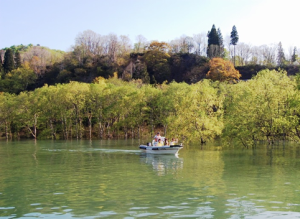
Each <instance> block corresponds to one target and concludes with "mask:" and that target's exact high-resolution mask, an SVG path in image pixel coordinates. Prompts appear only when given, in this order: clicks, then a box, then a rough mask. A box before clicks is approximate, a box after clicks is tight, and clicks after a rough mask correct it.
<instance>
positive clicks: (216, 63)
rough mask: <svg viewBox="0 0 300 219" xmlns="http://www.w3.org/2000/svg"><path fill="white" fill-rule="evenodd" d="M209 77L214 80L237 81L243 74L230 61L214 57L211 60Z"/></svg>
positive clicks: (207, 75)
mask: <svg viewBox="0 0 300 219" xmlns="http://www.w3.org/2000/svg"><path fill="white" fill-rule="evenodd" d="M209 67H210V69H209V72H208V73H207V74H206V77H207V78H208V79H211V80H213V81H236V80H239V78H240V77H241V76H242V75H241V74H240V73H239V71H238V70H236V69H235V68H234V66H233V64H232V63H231V62H230V61H227V60H224V59H222V58H213V59H211V60H210V61H209Z"/></svg>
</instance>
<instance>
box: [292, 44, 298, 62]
mask: <svg viewBox="0 0 300 219" xmlns="http://www.w3.org/2000/svg"><path fill="white" fill-rule="evenodd" d="M296 53H297V47H296V46H295V47H294V51H293V55H292V63H294V62H296V61H297V58H298V55H297V54H296Z"/></svg>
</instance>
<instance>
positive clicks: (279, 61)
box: [277, 42, 285, 66]
mask: <svg viewBox="0 0 300 219" xmlns="http://www.w3.org/2000/svg"><path fill="white" fill-rule="evenodd" d="M277 50H278V52H277V64H278V66H282V65H283V64H284V62H285V57H284V52H283V48H282V44H281V42H279V44H278V48H277Z"/></svg>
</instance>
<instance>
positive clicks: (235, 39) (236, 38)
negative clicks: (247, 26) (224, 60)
mask: <svg viewBox="0 0 300 219" xmlns="http://www.w3.org/2000/svg"><path fill="white" fill-rule="evenodd" d="M230 38H231V40H230V44H231V45H233V53H234V58H233V64H234V66H235V46H236V44H237V43H238V41H239V35H238V32H237V30H236V27H235V25H234V26H233V27H232V31H231V34H230Z"/></svg>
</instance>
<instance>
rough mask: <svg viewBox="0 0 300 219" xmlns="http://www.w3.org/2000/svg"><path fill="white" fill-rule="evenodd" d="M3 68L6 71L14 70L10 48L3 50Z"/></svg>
mask: <svg viewBox="0 0 300 219" xmlns="http://www.w3.org/2000/svg"><path fill="white" fill-rule="evenodd" d="M3 68H4V71H5V72H6V73H7V72H10V71H12V70H14V68H15V63H14V55H13V51H12V50H11V49H7V50H6V51H5V54H4V63H3Z"/></svg>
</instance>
